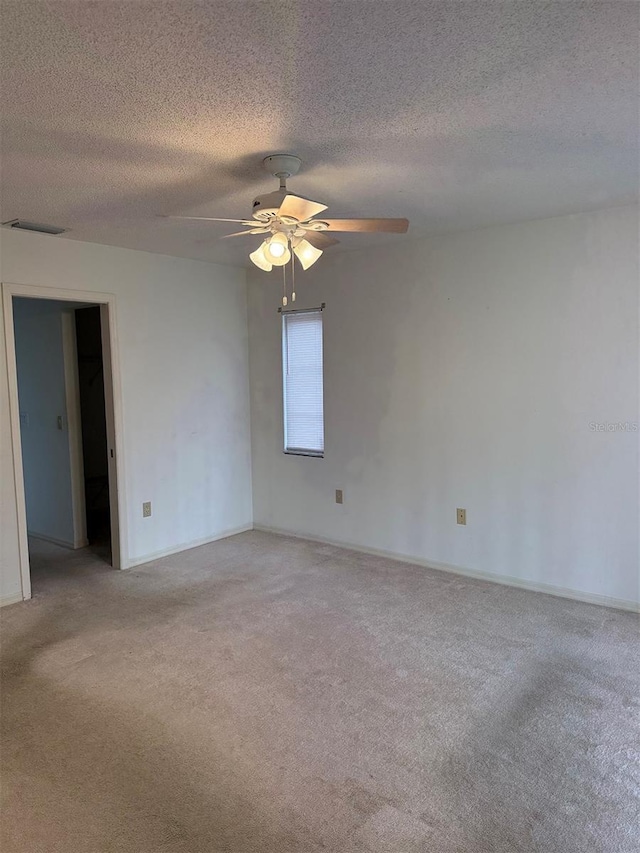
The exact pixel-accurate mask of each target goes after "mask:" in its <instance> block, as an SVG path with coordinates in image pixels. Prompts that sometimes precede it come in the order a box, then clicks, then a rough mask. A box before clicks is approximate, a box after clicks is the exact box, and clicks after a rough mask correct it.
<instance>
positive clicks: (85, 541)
mask: <svg viewBox="0 0 640 853" xmlns="http://www.w3.org/2000/svg"><path fill="white" fill-rule="evenodd" d="M27 536H29V537H31V539H41V540H42V541H43V542H53V544H54V545H60V547H62V548H70V549H71V550H72V551H76V550H77V549H78V548H86V547H87V545H88V544H89V540H88V539H81V540H79V541H77V542H69V541H67V540H66V539H56V538H55V536H47V535H46V534H44V533H34V532H33V530H27Z"/></svg>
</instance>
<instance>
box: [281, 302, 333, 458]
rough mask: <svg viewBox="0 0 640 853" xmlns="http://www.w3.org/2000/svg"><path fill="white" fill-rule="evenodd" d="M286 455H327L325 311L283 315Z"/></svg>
mask: <svg viewBox="0 0 640 853" xmlns="http://www.w3.org/2000/svg"><path fill="white" fill-rule="evenodd" d="M282 390H283V398H284V452H285V453H297V454H299V455H301V456H324V413H323V405H322V310H321V309H314V310H312V311H288V312H286V313H283V314H282Z"/></svg>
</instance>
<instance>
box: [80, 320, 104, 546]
mask: <svg viewBox="0 0 640 853" xmlns="http://www.w3.org/2000/svg"><path fill="white" fill-rule="evenodd" d="M74 314H75V333H76V334H75V338H76V358H77V365H78V396H79V404H80V423H81V438H82V467H83V474H84V477H83V480H84V503H85V519H86V530H87V540H88V542H89V545H90V546H91V547H93V548H94V549H96V550H100V551H101V552H102V551H105V555H106V554H107V553H108V557H109V562H111V519H110V514H109V507H110V504H109V461H108V447H107V414H106V406H105V393H104V390H105V389H104V358H103V353H102V329H101V323H100V306H99V305H91V306H88V307H86V308H76V309H75V311H74Z"/></svg>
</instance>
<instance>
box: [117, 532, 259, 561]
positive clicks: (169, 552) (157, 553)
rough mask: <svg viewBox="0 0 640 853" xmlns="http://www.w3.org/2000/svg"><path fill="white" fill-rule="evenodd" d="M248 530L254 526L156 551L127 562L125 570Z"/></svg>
mask: <svg viewBox="0 0 640 853" xmlns="http://www.w3.org/2000/svg"><path fill="white" fill-rule="evenodd" d="M248 530H253V524H244V525H242V527H233V528H230V529H229V530H223V531H222V532H221V533H217V534H216V535H215V536H206V537H205V538H204V539H194V540H192V541H191V542H184V543H183V544H182V545H176V546H175V547H172V548H165V549H164V550H163V551H155V552H154V553H153V554H145V556H144V557H135V558H134V559H133V560H127V563H126V565H125V566H124V568H125V569H133V568H134V567H135V566H143V565H144V564H145V563H153V561H154V560H160V559H161V558H162V557H170V556H171V555H172V554H180V553H182V551H190V550H191V549H192V548H199V547H200V546H201V545H210V544H211V543H212V542H217V541H218V540H219V539H227V538H228V537H229V536H236V535H237V534H238V533H246V532H247V531H248Z"/></svg>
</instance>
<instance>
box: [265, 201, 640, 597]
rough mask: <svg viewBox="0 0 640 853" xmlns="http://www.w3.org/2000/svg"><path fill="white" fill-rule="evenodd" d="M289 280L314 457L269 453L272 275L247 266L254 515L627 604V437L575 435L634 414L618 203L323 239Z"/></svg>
mask: <svg viewBox="0 0 640 853" xmlns="http://www.w3.org/2000/svg"><path fill="white" fill-rule="evenodd" d="M297 285H298V286H297V291H298V299H299V301H298V303H297V304H298V305H299V306H300V307H312V306H314V305H318V304H319V303H320V302H326V303H327V307H326V311H325V314H324V322H325V426H326V433H325V445H326V456H325V459H323V460H319V459H312V458H302V457H294V456H285V455H283V453H282V413H281V387H282V386H281V373H280V371H281V343H280V318H279V316H278V314H277V313H276V309H277V307H278V304H279V296H280V288H281V279H280V278H279V276H278V275H277V274H272V275H267V274H266V273H262V272H259V271H256V272H252V273H250V276H249V329H250V343H251V348H250V351H251V392H252V436H253V439H252V440H253V482H254V521H255V523H256V525H261V526H266V527H270V528H274V529H280V530H287V531H292V532H295V533H302V534H305V533H306V534H309V535H312V536H317V537H320V538H325V539H329V540H333V541H338V542H343V543H351V544H354V545H356V546H360V547H364V548H370V549H379V550H382V551H388V552H392V553H395V554H398V555H403V556H409V557H414V558H416V559H418V560H424V561H427V562H432V563H440V564H445V565H448V566H457V567H461V568H463V569H466V570H470V571H476V572H482V573H487V574H493V575H496V576H498V577H501V578H508V577H511V578H515V579H519V580H520V581H523V582H526V583H528V584H533V585H535V584H549V585H553V586H555V587H560V588H565V589H569V590H573V591H575V592H576V593H578V594H583V595H587V596H589V595H592V596H608V597H611V598H614V599H618V600H624V601H627V602H629V601H637V600H638V597H639V596H638V581H639V575H638V572H639V554H638V516H639V507H638V472H639V465H638V459H639V454H638V438H639V434H638V432H617V431H616V432H598V431H593V430H592V429H591V428H590V423H591V422H597V423H607V422H619V421H620V422H629V423H637V422H638V421H639V420H640V415H639V410H638V359H639V349H638V212H637V209H635V208H618V209H613V210H609V211H601V212H598V213H594V214H586V215H578V216H570V217H562V218H556V219H548V220H542V221H536V222H530V223H525V224H520V225H512V226H507V227H501V228H493V229H487V230H482V231H476V232H472V233H467V234H462V235H457V236H450V237H445V238H437V239H431V240H425V241H411V242H407V243H404V244H403V245H402V246H397V247H393V248H390V249H388V248H381V249H378V250H374V251H367V252H350V253H345V254H342V255H333V256H332V255H331V251H328V252H326V253H325V255H324V256H323V258H322V259H321V260H320V261H319V262H318V263H317V264H316V266H315V267H313V269H312V270H309V271H308V272H307V273H305V274H304V275H300V276H299V277H298V281H297ZM336 488H341V489H343V490H344V500H345V502H344V505H343V506H337V505H336V504H335V503H334V490H335V489H336ZM456 507H465V508H466V510H467V526H466V527H463V526H458V525H456V517H455V511H456Z"/></svg>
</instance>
